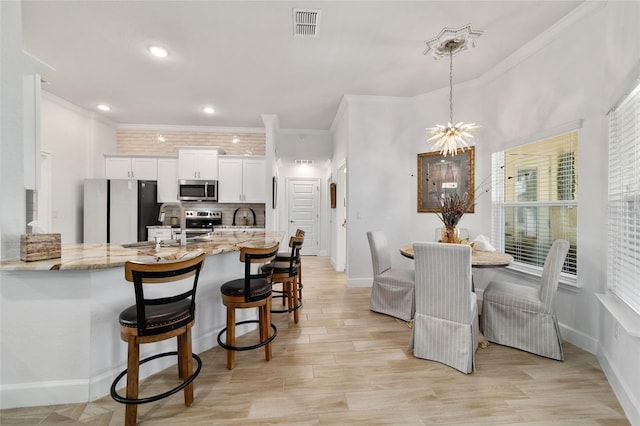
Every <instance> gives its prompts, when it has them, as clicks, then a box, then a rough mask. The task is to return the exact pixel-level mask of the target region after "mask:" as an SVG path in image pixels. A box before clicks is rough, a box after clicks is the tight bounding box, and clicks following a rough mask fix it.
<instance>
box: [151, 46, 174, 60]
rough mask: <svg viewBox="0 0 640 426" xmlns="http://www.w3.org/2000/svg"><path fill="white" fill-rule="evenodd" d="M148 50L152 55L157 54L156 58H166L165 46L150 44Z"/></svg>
mask: <svg viewBox="0 0 640 426" xmlns="http://www.w3.org/2000/svg"><path fill="white" fill-rule="evenodd" d="M149 52H150V53H151V54H152V55H153V56H157V57H158V58H166V57H167V55H168V54H169V53H168V52H167V50H166V49H165V48H163V47H160V46H150V47H149Z"/></svg>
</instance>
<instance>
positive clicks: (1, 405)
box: [0, 380, 89, 409]
mask: <svg viewBox="0 0 640 426" xmlns="http://www.w3.org/2000/svg"><path fill="white" fill-rule="evenodd" d="M88 389H89V383H88V381H87V380H55V381H50V382H31V383H20V384H19V385H2V388H1V389H0V409H6V408H16V407H35V406H39V405H56V404H75V403H84V402H87V401H88V397H89V395H88Z"/></svg>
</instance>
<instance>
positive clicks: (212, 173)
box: [178, 149, 218, 180]
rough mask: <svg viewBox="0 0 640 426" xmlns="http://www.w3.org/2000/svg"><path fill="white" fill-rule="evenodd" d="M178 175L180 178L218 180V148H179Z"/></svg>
mask: <svg viewBox="0 0 640 426" xmlns="http://www.w3.org/2000/svg"><path fill="white" fill-rule="evenodd" d="M178 176H179V178H180V179H199V180H218V150H216V149H180V150H179V151H178Z"/></svg>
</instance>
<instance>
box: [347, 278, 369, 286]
mask: <svg viewBox="0 0 640 426" xmlns="http://www.w3.org/2000/svg"><path fill="white" fill-rule="evenodd" d="M372 284H373V280H372V279H371V278H347V287H371V285H372Z"/></svg>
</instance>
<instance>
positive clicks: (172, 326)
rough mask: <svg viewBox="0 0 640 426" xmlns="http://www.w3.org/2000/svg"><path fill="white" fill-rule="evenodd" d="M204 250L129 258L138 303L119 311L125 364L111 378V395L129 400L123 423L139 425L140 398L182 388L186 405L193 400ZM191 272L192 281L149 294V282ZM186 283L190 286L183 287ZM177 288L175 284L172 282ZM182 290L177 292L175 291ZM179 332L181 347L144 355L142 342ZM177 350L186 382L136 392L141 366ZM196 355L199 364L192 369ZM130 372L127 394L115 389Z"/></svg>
mask: <svg viewBox="0 0 640 426" xmlns="http://www.w3.org/2000/svg"><path fill="white" fill-rule="evenodd" d="M205 257H206V255H205V253H200V254H198V255H196V256H195V257H190V258H189V259H184V260H177V261H167V262H158V263H142V262H133V261H130V262H127V263H126V264H125V279H126V280H127V281H129V282H133V285H134V290H135V297H136V304H135V305H132V306H130V307H128V308H127V309H125V310H124V311H122V312H121V313H120V319H119V322H120V336H121V338H122V340H124V341H125V342H127V345H128V357H127V369H126V370H124V371H123V372H122V373H120V374H119V375H118V377H116V379H115V380H114V381H113V383H112V384H111V397H112V398H113V399H114V400H116V401H117V402H120V403H123V404H127V406H126V408H125V424H126V425H135V424H136V417H137V412H138V404H144V403H148V402H153V401H158V400H160V399H162V398H166V397H168V396H170V395H173V394H174V393H177V392H179V391H180V390H183V389H184V403H185V405H186V406H187V407H188V406H190V405H191V404H192V403H193V380H194V379H195V378H196V377H197V376H198V374H199V373H200V369H201V368H202V361H201V360H200V357H198V355H196V354H194V353H192V352H191V350H192V349H191V328H192V327H193V324H194V323H195V308H196V288H197V286H198V276H199V274H200V270H201V269H202V265H203V263H204V258H205ZM190 277H193V281H192V282H191V281H186V282H184V283H182V288H180V289H178V290H175V291H173V290H172V291H173V294H172V295H170V296H163V297H153V298H151V297H146V296H145V287H146V286H147V285H151V286H157V285H158V284H161V283H169V282H176V281H180V280H184V279H186V278H190ZM185 286H188V289H186V288H184V287H185ZM172 288H175V287H172ZM180 291H181V292H182V293H179V294H175V293H177V292H180ZM172 337H177V344H178V351H177V352H165V353H160V354H156V355H153V356H150V357H148V358H145V359H143V360H140V345H141V344H144V343H152V342H159V341H162V340H167V339H170V338H172ZM173 355H177V357H178V377H179V378H180V379H181V380H182V383H181V384H179V385H178V386H176V387H174V388H173V389H170V390H168V391H166V392H163V393H160V394H157V395H154V396H149V397H145V398H138V372H139V366H140V365H141V364H144V363H146V362H148V361H152V360H154V359H157V358H161V357H166V356H173ZM192 359H195V360H196V363H197V368H196V371H195V372H194V371H193V363H192ZM125 375H126V376H127V387H126V397H122V396H121V395H119V394H118V393H117V391H116V387H117V385H118V382H119V381H120V379H122V378H123V377H124V376H125Z"/></svg>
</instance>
